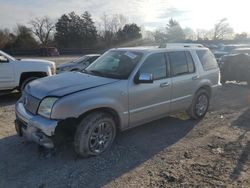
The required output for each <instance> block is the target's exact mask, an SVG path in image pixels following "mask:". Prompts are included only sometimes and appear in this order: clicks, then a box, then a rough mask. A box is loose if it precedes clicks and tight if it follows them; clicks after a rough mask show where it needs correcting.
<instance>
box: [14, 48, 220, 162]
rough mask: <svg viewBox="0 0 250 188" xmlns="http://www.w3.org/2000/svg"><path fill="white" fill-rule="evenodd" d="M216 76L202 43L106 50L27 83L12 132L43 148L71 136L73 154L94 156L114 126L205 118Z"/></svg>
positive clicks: (110, 139) (109, 139) (107, 141)
mask: <svg viewBox="0 0 250 188" xmlns="http://www.w3.org/2000/svg"><path fill="white" fill-rule="evenodd" d="M219 77H220V76H219V68H218V65H217V62H216V60H215V58H214V56H213V55H212V53H211V52H210V51H209V50H208V49H207V48H204V47H203V46H202V45H197V44H168V45H167V46H165V47H140V48H116V49H111V50H109V51H108V52H106V53H105V54H104V55H102V56H101V57H100V58H98V59H97V60H96V61H95V62H94V63H93V64H91V65H90V66H89V67H88V68H87V69H86V70H85V71H84V72H82V73H81V72H69V73H63V74H59V75H56V76H52V77H50V78H42V79H39V80H35V81H33V82H31V83H30V84H28V85H27V86H26V88H25V92H24V93H23V95H22V97H21V99H20V100H19V101H18V102H17V104H16V117H17V118H16V130H17V133H18V134H19V135H20V136H21V135H25V137H26V138H28V139H29V140H32V141H35V142H37V143H38V144H40V145H43V146H45V147H47V148H53V147H54V146H55V145H57V144H59V143H61V142H62V141H65V140H68V138H73V140H74V147H75V151H76V152H77V153H78V154H79V155H81V156H83V157H87V156H90V155H98V154H100V153H102V152H104V151H105V150H107V148H109V146H110V145H111V144H112V142H113V140H114V138H115V136H116V132H117V131H118V130H126V129H129V128H132V127H135V126H138V125H141V124H144V123H147V122H150V121H153V120H156V119H159V118H162V117H164V116H167V115H168V114H170V113H173V112H178V111H183V110H186V111H187V113H188V114H189V115H190V117H191V118H193V119H201V118H203V117H204V116H205V114H206V112H207V110H208V107H209V101H210V98H211V96H212V94H213V93H214V90H215V89H216V88H217V87H218V86H220V82H219Z"/></svg>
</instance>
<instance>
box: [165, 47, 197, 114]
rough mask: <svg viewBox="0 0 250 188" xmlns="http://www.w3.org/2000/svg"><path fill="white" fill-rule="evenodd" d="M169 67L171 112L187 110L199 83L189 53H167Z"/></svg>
mask: <svg viewBox="0 0 250 188" xmlns="http://www.w3.org/2000/svg"><path fill="white" fill-rule="evenodd" d="M167 54H168V55H167V56H168V60H169V62H170V66H171V77H172V100H171V107H170V110H171V112H174V111H178V110H182V109H187V108H188V107H189V105H190V104H191V102H192V98H193V94H194V92H195V90H196V86H197V84H198V82H199V75H198V73H197V70H196V68H195V64H194V61H193V58H192V55H191V53H190V52H189V51H170V52H168V53H167Z"/></svg>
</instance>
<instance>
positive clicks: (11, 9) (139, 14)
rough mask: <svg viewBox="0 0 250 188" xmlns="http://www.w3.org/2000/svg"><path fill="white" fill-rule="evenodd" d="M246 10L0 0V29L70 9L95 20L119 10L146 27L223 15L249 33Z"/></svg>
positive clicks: (161, 2) (121, 0) (228, 1)
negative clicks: (89, 14) (86, 13)
mask: <svg viewBox="0 0 250 188" xmlns="http://www.w3.org/2000/svg"><path fill="white" fill-rule="evenodd" d="M249 10H250V1H249V0H0V28H6V27H7V28H13V27H14V26H15V25H16V24H17V23H20V24H27V23H28V22H29V20H30V19H32V18H35V17H40V16H44V15H47V16H49V17H51V18H53V19H55V20H56V19H57V18H58V17H60V16H61V15H62V14H64V13H69V12H71V11H75V12H76V13H78V14H81V13H83V12H84V11H89V12H90V13H91V14H92V16H93V18H94V20H95V21H97V22H98V20H99V18H100V16H101V15H103V13H104V12H105V13H106V14H117V13H121V14H123V15H125V16H126V17H127V18H128V19H129V21H130V22H135V23H137V24H138V25H144V26H145V28H146V29H149V30H154V29H156V28H159V27H163V26H165V25H166V23H167V21H168V19H169V18H170V17H173V18H174V19H176V20H177V21H178V22H179V23H180V24H181V26H182V27H190V28H192V29H194V30H196V29H211V28H212V27H213V25H214V23H215V22H217V21H218V20H220V19H221V18H224V17H226V18H228V22H229V23H230V25H231V26H232V27H233V28H234V30H235V32H243V31H246V32H250V20H249V18H250V11H249Z"/></svg>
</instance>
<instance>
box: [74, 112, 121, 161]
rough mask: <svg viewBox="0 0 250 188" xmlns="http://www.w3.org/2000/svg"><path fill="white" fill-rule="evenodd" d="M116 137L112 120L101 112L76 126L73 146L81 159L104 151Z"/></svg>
mask: <svg viewBox="0 0 250 188" xmlns="http://www.w3.org/2000/svg"><path fill="white" fill-rule="evenodd" d="M115 136H116V126H115V121H114V118H113V117H112V116H111V115H109V114H107V113H102V112H95V113H92V114H89V115H88V116H87V117H85V118H84V119H83V120H82V121H81V123H80V124H79V125H78V127H77V130H76V133H75V139H74V146H75V151H76V153H77V154H79V155H80V156H82V157H89V156H96V155H99V154H101V153H103V152H104V151H106V150H107V149H108V148H109V147H110V146H111V144H112V143H113V141H114V139H115Z"/></svg>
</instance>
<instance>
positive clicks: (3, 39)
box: [0, 29, 10, 49]
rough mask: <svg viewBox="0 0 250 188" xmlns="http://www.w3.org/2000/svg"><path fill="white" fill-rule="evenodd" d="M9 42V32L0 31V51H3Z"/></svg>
mask: <svg viewBox="0 0 250 188" xmlns="http://www.w3.org/2000/svg"><path fill="white" fill-rule="evenodd" d="M9 40H10V37H9V31H8V30H7V29H4V30H0V49H3V48H4V47H5V45H6V44H8V42H9Z"/></svg>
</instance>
